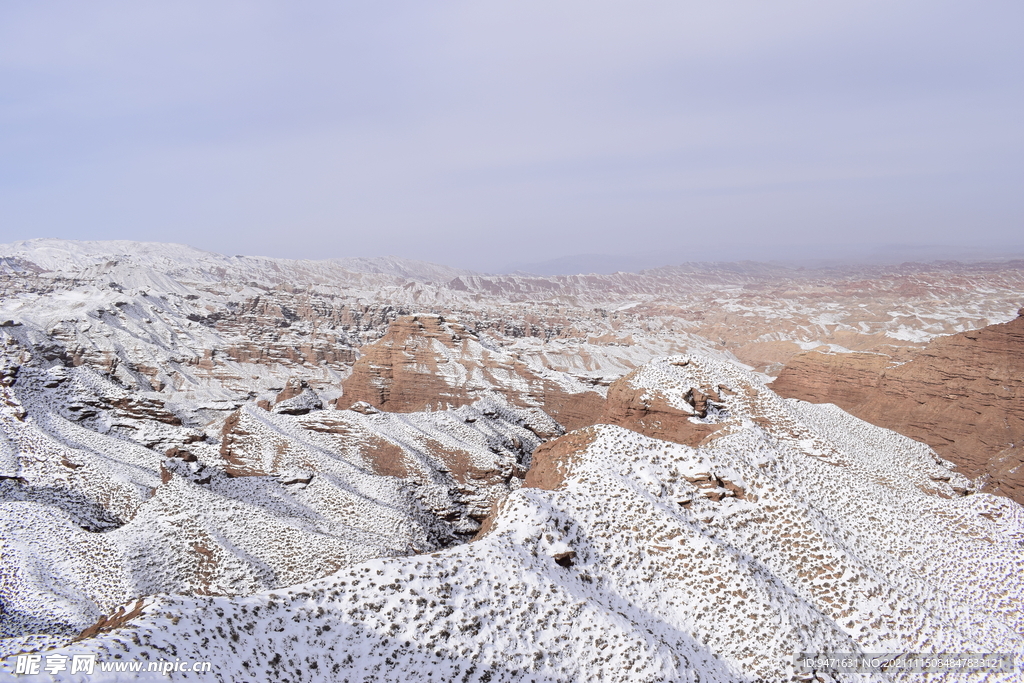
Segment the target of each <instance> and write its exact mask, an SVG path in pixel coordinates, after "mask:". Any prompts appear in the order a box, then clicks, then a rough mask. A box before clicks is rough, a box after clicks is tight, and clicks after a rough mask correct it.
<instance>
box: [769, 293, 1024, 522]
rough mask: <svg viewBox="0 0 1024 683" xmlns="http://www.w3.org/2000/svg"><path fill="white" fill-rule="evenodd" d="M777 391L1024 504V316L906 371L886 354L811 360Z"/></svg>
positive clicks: (946, 340)
mask: <svg viewBox="0 0 1024 683" xmlns="http://www.w3.org/2000/svg"><path fill="white" fill-rule="evenodd" d="M1021 312H1022V313H1024V309H1022V310H1021ZM772 388H773V389H774V390H775V391H777V392H778V393H779V394H780V395H782V396H787V397H792V398H800V399H803V400H805V401H810V402H812V403H834V404H836V405H837V406H839V407H840V408H842V409H843V410H846V411H848V412H850V413H852V414H853V415H856V416H857V417H859V418H861V419H863V420H867V421H868V422H871V423H873V424H877V425H879V426H882V427H887V428H889V429H893V430H896V431H898V432H900V433H901V434H905V435H907V436H909V437H911V438H914V439H918V440H920V441H923V442H925V443H927V444H928V445H930V446H932V447H933V448H934V449H935V450H936V451H938V452H939V453H940V454H941V455H942V456H943V457H945V458H948V459H949V460H951V461H952V462H954V463H956V464H957V466H958V467H959V468H960V469H961V471H963V472H964V473H965V474H967V475H968V476H971V477H982V478H983V479H984V480H985V489H986V490H987V491H990V492H992V493H998V494H1002V495H1005V496H1009V497H1010V498H1013V499H1014V500H1016V501H1017V502H1024V460H1022V457H1021V444H1022V443H1024V316H1021V317H1018V318H1016V319H1015V320H1012V321H1010V322H1008V323H1005V324H1001V325H990V326H988V327H985V328H983V329H980V330H973V331H970V332H963V333H960V334H955V335H951V336H948V337H940V338H938V339H935V340H934V341H932V342H931V343H930V344H929V345H928V346H927V347H926V348H925V349H924V350H922V351H920V352H919V353H918V354H917V355H916V356H915V357H914V358H913V359H912V360H910V361H909V362H906V363H903V364H900V365H896V364H894V363H893V362H892V359H890V358H888V357H886V356H884V355H879V354H861V353H839V354H829V353H820V352H818V351H811V352H808V353H804V354H801V355H799V356H797V357H795V358H793V359H792V360H791V361H790V362H789V363H788V364H787V365H786V367H785V368H784V369H783V370H782V371H781V372H780V373H779V376H778V378H777V379H776V380H775V381H774V382H773V383H772Z"/></svg>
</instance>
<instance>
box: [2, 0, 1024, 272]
mask: <svg viewBox="0 0 1024 683" xmlns="http://www.w3.org/2000/svg"><path fill="white" fill-rule="evenodd" d="M1022 20H1024V7H1021V6H1020V5H1019V4H1015V3H1009V2H993V3H986V4H984V5H970V6H966V5H963V4H961V3H952V2H928V3H925V2H920V1H917V2H906V3H900V4H898V5H893V4H891V3H883V2H879V1H869V2H857V3H853V2H842V3H829V4H821V3H813V2H803V1H802V2H793V1H784V2H778V3H771V4H770V5H769V4H764V3H756V2H747V1H745V2H725V3H718V4H715V5H714V6H705V5H699V4H695V3H669V2H661V1H658V2H653V1H652V2H644V3H639V4H631V5H628V6H625V5H618V4H615V3H605V2H598V3H581V2H568V3H562V4H558V5H550V4H548V3H537V2H526V3H517V4H516V5H514V6H481V5H477V4H472V3H465V2H444V3H438V4H431V5H429V6H427V5H421V4H417V3H408V2H399V3H394V4H389V5H387V6H384V5H378V4H347V5H344V6H338V5H335V4H332V3H326V2H322V1H318V2H311V3H306V4H304V5H302V6H301V7H299V6H287V7H285V6H280V5H277V4H274V3H267V2H253V3H223V4H217V5H209V4H206V3H196V2H182V3H175V4H174V5H166V6H157V5H139V4H132V3H123V2H99V3H91V4H89V5H81V4H76V3H68V2H63V3H61V2H57V3H50V4H47V5H45V6H44V5H38V4H18V5H11V4H8V5H5V6H4V7H3V8H0V75H2V77H3V82H4V83H5V87H4V90H3V97H2V98H0V153H2V154H3V158H4V160H5V163H4V164H3V166H2V168H0V242H11V241H17V240H23V239H30V238H34V237H56V238H64V239H81V240H99V239H132V240H140V241H161V242H180V243H187V244H191V245H194V246H195V247H197V248H200V249H206V250H210V251H214V252H218V253H226V254H234V253H252V254H263V255H267V256H275V257H283V258H332V257H352V256H368V257H372V256H375V255H385V254H394V255H397V256H401V257H404V258H415V259H419V260H424V261H429V262H433V263H440V264H445V265H451V266H454V267H460V268H468V269H473V270H478V271H484V272H496V271H501V270H510V269H515V268H521V267H523V266H531V265H533V266H537V265H538V264H549V265H550V264H552V263H553V262H554V263H557V262H560V261H566V260H568V261H572V260H573V259H576V260H577V261H580V259H581V257H593V256H597V257H599V258H598V259H597V260H596V261H595V260H594V259H593V258H591V261H592V262H595V263H601V262H605V263H608V264H613V263H624V264H627V265H628V264H633V265H634V266H636V267H639V266H637V264H647V266H646V267H650V265H662V264H660V263H655V262H657V261H665V262H666V263H671V262H684V261H693V260H743V259H753V260H766V261H767V260H779V259H785V258H790V259H796V260H805V259H811V260H814V259H825V260H830V259H844V258H851V257H856V258H858V259H868V260H871V259H877V258H878V257H877V253H878V252H879V251H880V250H883V251H884V250H892V249H893V248H898V249H899V250H902V251H905V252H906V253H908V254H913V253H924V254H939V253H942V254H945V253H947V252H948V253H949V254H951V255H955V254H968V255H969V254H989V253H990V254H995V255H997V254H1003V253H1005V252H1006V251H1007V250H1008V249H1009V250H1010V251H1013V250H1016V249H1018V247H1017V246H1016V245H1018V244H1020V243H1021V241H1022V240H1021V238H1020V237H1018V235H1021V234H1024V193H1022V192H1021V191H1020V188H1021V186H1022V181H1024V161H1022V160H1024V154H1022V153H1024V134H1022V130H1021V126H1020V123H1019V122H1020V121H1021V120H1024V78H1022V76H1024V73H1022V72H1024V44H1021V42H1020V41H1019V40H1017V39H1016V27H1018V26H1020V25H1021V22H1022ZM937 258H945V256H938V257H937ZM980 258H984V257H983V256H981V257H980ZM601 259H604V261H601ZM552 267H554V266H552ZM608 267H612V265H609V266H608ZM630 267H633V266H630Z"/></svg>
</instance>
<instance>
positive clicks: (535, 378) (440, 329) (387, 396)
mask: <svg viewBox="0 0 1024 683" xmlns="http://www.w3.org/2000/svg"><path fill="white" fill-rule="evenodd" d="M362 354H363V355H362V356H361V357H360V358H359V360H357V361H356V362H355V364H354V365H353V367H352V374H351V375H350V376H349V377H348V379H346V380H345V382H344V384H343V388H344V395H343V396H341V397H340V398H339V399H338V400H337V401H336V404H335V405H336V407H337V408H339V409H341V408H349V407H352V406H355V405H358V404H360V403H366V404H369V405H370V406H373V407H375V408H378V409H381V410H386V411H389V412H398V413H409V412H417V411H421V410H432V409H443V408H455V407H459V406H464V405H469V404H471V403H473V402H474V401H475V400H477V399H478V398H480V397H481V396H484V395H486V394H488V393H491V392H493V393H497V394H500V395H502V396H504V397H505V398H506V399H507V400H508V401H509V402H510V403H512V404H515V405H519V406H522V407H540V408H542V409H543V410H544V411H545V412H546V413H548V414H549V415H551V416H552V417H554V418H555V419H556V420H558V421H559V422H560V423H562V424H563V425H565V426H566V428H568V429H575V428H578V427H582V426H586V425H589V424H593V423H594V422H595V419H596V417H597V416H598V415H600V413H601V410H602V407H603V404H604V397H603V396H601V394H600V393H598V392H597V391H595V390H593V388H591V387H587V386H584V385H582V384H580V383H578V382H577V383H575V385H574V384H573V383H572V381H571V379H569V378H567V377H566V376H556V373H548V374H550V375H551V376H545V372H544V368H542V367H537V366H534V365H531V364H528V363H527V362H525V361H523V360H521V359H519V358H517V357H516V356H514V355H512V354H509V353H505V352H503V351H502V350H501V349H494V348H490V347H488V346H486V345H485V344H484V343H482V342H481V340H480V339H479V338H478V337H477V335H476V334H475V333H473V332H472V331H471V330H468V329H467V328H466V327H464V326H463V325H461V324H459V323H457V322H454V321H450V320H445V318H443V317H441V316H439V315H411V316H403V317H400V318H398V319H397V320H395V321H394V322H392V323H391V324H390V325H389V326H388V331H387V333H386V334H385V335H384V336H383V337H382V338H381V339H379V340H378V341H377V342H375V343H373V344H368V345H367V346H365V347H363V349H362Z"/></svg>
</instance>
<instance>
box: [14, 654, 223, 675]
mask: <svg viewBox="0 0 1024 683" xmlns="http://www.w3.org/2000/svg"><path fill="white" fill-rule="evenodd" d="M7 666H8V670H9V671H10V672H11V673H13V674H14V675H15V676H33V675H36V674H41V673H48V674H50V675H51V676H55V675H57V674H62V673H67V674H78V673H81V674H87V675H92V674H93V673H95V672H97V671H100V672H103V673H107V672H124V673H142V672H144V671H145V672H147V673H162V674H164V675H165V676H167V675H170V674H171V673H176V672H179V671H183V672H195V673H206V672H208V671H210V670H211V669H212V668H213V665H212V664H211V663H210V662H196V661H191V660H187V659H186V660H181V659H176V660H175V661H173V662H172V661H169V660H166V659H157V660H154V661H148V660H132V659H128V660H120V659H114V660H108V661H104V662H99V661H97V656H96V655H71V656H70V657H69V656H68V655H58V654H54V655H41V654H27V655H15V656H13V657H9V658H8V659H7Z"/></svg>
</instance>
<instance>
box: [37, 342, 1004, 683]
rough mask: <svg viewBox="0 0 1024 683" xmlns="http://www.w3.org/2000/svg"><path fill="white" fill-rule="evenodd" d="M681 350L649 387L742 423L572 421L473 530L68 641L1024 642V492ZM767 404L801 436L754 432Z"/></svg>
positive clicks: (351, 659) (701, 668) (785, 676)
mask: <svg viewBox="0 0 1024 683" xmlns="http://www.w3.org/2000/svg"><path fill="white" fill-rule="evenodd" d="M683 360H684V359H682V358H676V359H671V360H670V361H669V362H668V363H662V364H660V369H658V370H657V371H656V372H651V373H648V374H646V375H645V381H647V382H649V383H650V385H651V388H652V389H658V390H660V391H662V392H663V393H671V392H673V391H679V390H686V389H687V388H694V387H695V386H704V385H705V383H706V382H707V381H715V380H721V383H722V384H727V383H728V384H729V385H730V389H731V390H735V392H736V396H746V397H750V396H758V397H760V398H758V399H756V400H754V401H746V402H744V401H739V400H737V401H736V402H734V403H732V404H731V405H730V406H729V408H730V411H731V413H732V415H731V418H730V419H732V420H734V421H735V424H733V425H732V426H731V427H730V428H729V429H728V430H727V432H726V433H724V434H722V435H720V436H719V437H718V438H715V439H712V440H710V441H709V442H708V443H707V444H706V445H705V446H703V447H701V448H696V449H695V448H691V447H688V446H683V445H678V444H673V443H669V442H665V441H660V440H657V439H653V438H649V437H644V436H641V435H639V434H636V433H634V432H631V431H629V430H625V429H622V428H620V427H613V426H607V425H604V426H597V427H592V428H588V429H587V430H583V431H581V432H575V433H573V434H571V435H568V436H566V437H564V438H565V439H569V440H570V441H567V442H566V443H567V444H569V447H568V450H567V451H566V450H565V449H562V450H561V451H559V449H557V448H552V449H551V450H549V451H548V453H549V454H550V456H549V457H553V458H561V459H562V464H563V466H564V467H563V469H564V471H565V474H566V476H565V477H564V479H563V480H562V482H561V484H560V485H559V486H558V487H557V488H556V489H555V490H539V489H520V490H518V491H514V492H512V493H510V494H509V495H508V496H507V497H506V498H505V499H504V501H503V502H502V503H501V504H500V506H499V507H498V509H497V512H496V515H495V517H494V519H493V520H492V521H491V523H490V530H489V533H487V535H485V536H484V537H483V538H482V539H481V540H479V541H476V542H474V543H470V544H469V545H465V546H459V547H456V548H452V549H448V550H445V551H441V552H437V553H433V554H430V555H416V556H412V557H404V558H387V559H378V560H372V561H368V562H365V563H361V564H357V565H353V566H351V567H347V568H344V569H342V570H340V571H339V572H337V573H336V574H334V575H332V576H330V577H327V578H325V579H322V580H319V581H314V582H311V583H308V584H303V585H299V586H293V587H291V588H289V589H287V590H277V591H272V592H266V593H260V594H256V595H253V596H249V597H245V598H240V599H233V598H215V597H212V598H211V597H172V596H158V597H154V598H148V599H147V600H146V601H145V602H144V605H143V607H142V615H141V616H138V617H136V618H134V619H132V620H130V621H129V622H128V623H127V624H126V625H124V626H122V627H120V628H118V629H115V630H113V631H111V632H110V633H104V634H101V635H99V636H97V637H96V638H93V639H88V640H84V641H81V642H78V643H76V644H74V645H72V646H70V647H68V648H66V649H64V650H61V651H60V653H61V654H64V655H69V656H70V655H74V654H95V655H98V658H99V660H100V661H112V660H113V658H114V657H117V656H120V657H122V658H141V659H148V660H159V659H165V660H171V661H173V660H175V659H176V658H178V659H182V660H203V661H206V660H209V661H211V662H213V675H212V678H213V680H221V681H231V680H239V679H240V678H245V677H249V676H253V675H255V676H258V677H259V678H261V679H263V680H296V679H303V678H312V677H315V678H317V679H318V680H337V681H345V680H349V681H354V680H367V679H368V678H370V677H373V678H374V679H375V680H378V681H413V680H415V681H428V680H445V681H447V680H463V679H465V680H488V681H491V682H494V681H521V680H534V681H576V680H579V681H583V680H602V681H665V680H671V681H696V680H701V681H754V680H772V681H775V680H794V679H795V680H802V679H801V678H799V676H800V672H798V671H796V670H794V666H793V655H794V654H795V653H797V652H824V651H829V652H908V651H916V652H1010V653H1014V654H1016V655H1017V656H1018V657H1020V656H1021V655H1024V614H1022V613H1021V611H1020V609H1019V605H1020V601H1021V599H1022V598H1024V578H1022V577H1024V572H1022V571H1021V570H1022V568H1024V567H1022V566H1021V565H1022V562H1024V560H1022V556H1021V553H1020V547H1021V544H1022V543H1024V510H1022V509H1021V507H1020V506H1018V505H1016V504H1014V503H1012V502H1011V501H1007V500H1005V499H1000V498H996V497H993V496H989V495H986V494H977V493H975V494H969V495H964V493H965V492H966V490H967V489H966V488H965V487H969V483H968V482H966V481H965V480H963V478H962V477H959V475H957V474H956V473H955V472H951V471H950V469H949V467H948V464H947V463H943V462H941V461H939V460H937V459H936V458H935V456H934V453H933V452H932V451H931V450H930V449H928V448H927V447H926V446H923V445H922V444H920V443H917V442H914V441H911V440H910V439H907V438H905V437H901V436H899V435H897V434H895V433H893V432H890V431H887V430H883V429H880V428H877V427H873V426H871V425H868V424H866V423H864V422H861V421H859V420H857V419H855V418H852V417H850V416H849V415H847V414H845V413H843V412H842V411H840V410H838V409H836V408H834V407H833V406H827V405H826V406H815V405H810V404H805V403H801V402H798V401H786V400H783V399H778V398H777V397H776V398H774V399H773V398H772V397H771V396H770V390H767V389H764V388H763V387H762V386H760V385H759V383H758V380H757V379H756V377H754V376H752V375H750V374H749V373H745V372H744V371H742V370H739V369H737V368H735V367H732V366H730V365H728V364H727V363H724V362H722V361H717V360H713V359H707V358H698V357H695V356H690V357H689V358H688V359H686V360H687V361H688V362H687V363H686V364H683V363H682V361H683ZM658 375H660V379H658V380H656V381H655V378H656V376H658ZM687 384H689V385H690V386H689V387H687V386H686V385H687ZM744 385H745V386H744ZM764 392H768V393H767V394H765V393H764ZM768 404H774V408H773V410H779V411H785V412H786V413H787V415H788V417H789V418H790V419H792V420H794V421H796V424H797V425H798V426H799V428H800V429H801V430H803V432H804V433H803V434H796V433H794V434H791V435H790V437H791V438H780V437H781V436H783V434H782V433H781V431H780V430H783V429H784V428H785V427H784V425H782V426H780V425H775V429H776V430H777V433H775V434H772V433H770V432H769V431H767V430H766V429H765V428H764V427H762V426H761V424H759V423H760V422H762V421H763V420H764V418H766V417H770V416H766V415H765V414H763V413H762V412H761V407H759V406H764V405H768ZM806 434H809V435H811V440H813V441H816V442H818V444H819V445H814V444H810V443H808V439H807V438H805V435H806ZM556 443H557V442H556ZM821 444H824V445H826V446H827V448H828V449H830V450H832V451H834V452H835V453H837V454H838V455H839V456H840V457H836V458H829V459H823V458H821V457H820V455H821V453H820V452H821V447H820V445H821ZM538 457H540V456H538ZM819 674H820V675H821V676H822V680H837V679H835V678H830V677H828V675H827V674H825V673H822V672H819ZM204 676H205V677H204V678H203V680H210V674H204ZM174 678H176V679H182V680H192V679H198V678H199V677H198V676H192V675H189V674H182V673H178V674H174ZM29 680H34V679H29ZM40 680H42V679H40ZM90 680H121V679H120V678H119V677H118V675H116V674H107V675H105V676H100V677H99V678H95V677H94V678H93V679H90ZM838 680H859V681H860V680H869V681H891V680H897V681H899V680H906V681H911V680H919V677H918V676H917V675H916V674H910V675H907V676H900V675H898V674H892V673H890V674H875V675H867V676H839V677H838ZM929 680H936V681H960V680H963V681H966V680H973V679H971V678H970V677H969V676H958V675H955V674H948V675H936V676H934V677H933V678H930V679H929ZM986 680H989V681H1006V682H1009V681H1015V680H1018V675H1017V673H1008V674H992V675H990V676H989V677H988V678H986Z"/></svg>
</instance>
